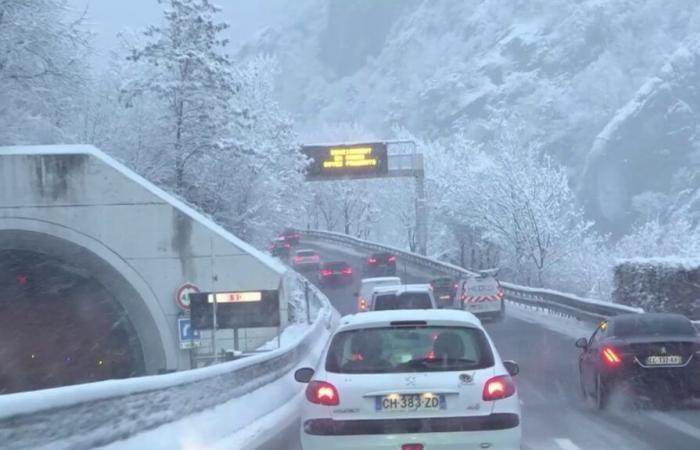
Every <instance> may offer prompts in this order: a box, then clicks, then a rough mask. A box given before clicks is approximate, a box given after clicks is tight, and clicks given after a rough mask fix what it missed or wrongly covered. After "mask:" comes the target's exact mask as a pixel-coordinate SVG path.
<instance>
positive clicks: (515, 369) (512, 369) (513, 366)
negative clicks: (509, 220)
mask: <svg viewBox="0 0 700 450" xmlns="http://www.w3.org/2000/svg"><path fill="white" fill-rule="evenodd" d="M503 366H504V367H505V368H506V371H508V374H509V375H510V376H511V377H514V376H516V375H517V374H519V373H520V366H519V365H518V363H516V362H515V361H503Z"/></svg>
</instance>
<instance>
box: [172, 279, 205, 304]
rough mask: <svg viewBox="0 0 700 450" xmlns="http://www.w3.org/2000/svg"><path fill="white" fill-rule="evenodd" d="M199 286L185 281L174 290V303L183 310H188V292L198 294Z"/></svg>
mask: <svg viewBox="0 0 700 450" xmlns="http://www.w3.org/2000/svg"><path fill="white" fill-rule="evenodd" d="M199 292H200V290H199V288H198V287H197V286H195V285H194V284H192V283H185V284H183V285H182V286H180V287H179V288H177V290H176V291H175V304H176V305H177V307H178V308H180V309H181V310H183V311H189V310H190V297H189V295H190V294H198V293H199Z"/></svg>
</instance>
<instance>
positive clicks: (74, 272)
mask: <svg viewBox="0 0 700 450" xmlns="http://www.w3.org/2000/svg"><path fill="white" fill-rule="evenodd" d="M144 373H145V369H144V355H143V351H142V347H141V343H140V342H139V339H138V336H137V334H136V332H135V330H134V327H133V326H132V323H131V322H130V320H129V318H128V316H127V314H126V312H125V310H124V309H123V307H122V306H121V305H120V303H119V302H118V301H117V299H116V298H115V296H114V295H113V294H112V292H110V290H109V289H108V288H106V287H105V286H104V285H103V284H102V283H101V282H100V281H99V280H98V278H97V277H96V276H94V274H93V273H92V271H91V267H81V266H79V265H77V264H75V263H74V262H69V261H68V260H67V259H65V260H64V259H60V258H57V257H55V256H51V255H48V254H44V253H40V252H36V251H30V250H24V249H22V250H19V249H4V250H0V394H7V393H12V392H20V391H28V390H35V389H45V388H51V387H57V386H65V385H70V384H78V383H87V382H94V381H100V380H106V379H112V378H127V377H131V376H138V375H143V374H144Z"/></svg>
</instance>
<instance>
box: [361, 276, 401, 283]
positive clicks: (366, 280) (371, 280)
mask: <svg viewBox="0 0 700 450" xmlns="http://www.w3.org/2000/svg"><path fill="white" fill-rule="evenodd" d="M396 280H399V281H401V278H399V277H373V278H363V279H362V284H365V283H367V284H369V283H382V282H384V281H396Z"/></svg>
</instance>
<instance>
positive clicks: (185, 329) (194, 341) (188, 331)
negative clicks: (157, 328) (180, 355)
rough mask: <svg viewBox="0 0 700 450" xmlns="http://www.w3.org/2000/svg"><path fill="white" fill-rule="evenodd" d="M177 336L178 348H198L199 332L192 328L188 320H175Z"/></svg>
mask: <svg viewBox="0 0 700 450" xmlns="http://www.w3.org/2000/svg"><path fill="white" fill-rule="evenodd" d="M177 329H178V336H179V338H180V348H181V349H183V350H187V349H190V348H194V347H199V330H195V329H193V328H192V322H191V321H190V319H185V318H180V319H177Z"/></svg>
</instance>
